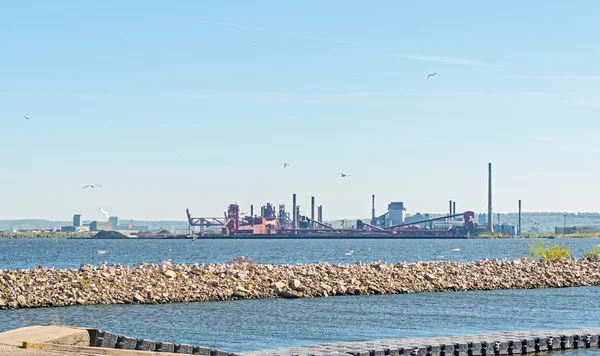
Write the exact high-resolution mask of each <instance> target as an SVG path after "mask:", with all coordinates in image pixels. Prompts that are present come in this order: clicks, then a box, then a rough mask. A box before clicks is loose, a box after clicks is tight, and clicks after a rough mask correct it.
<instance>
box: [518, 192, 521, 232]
mask: <svg viewBox="0 0 600 356" xmlns="http://www.w3.org/2000/svg"><path fill="white" fill-rule="evenodd" d="M518 231H519V236H521V199H519V229H518Z"/></svg>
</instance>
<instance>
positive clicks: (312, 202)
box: [310, 197, 315, 227]
mask: <svg viewBox="0 0 600 356" xmlns="http://www.w3.org/2000/svg"><path fill="white" fill-rule="evenodd" d="M310 218H311V220H315V197H311V198H310ZM310 226H312V227H315V223H314V222H312V221H311V222H310Z"/></svg>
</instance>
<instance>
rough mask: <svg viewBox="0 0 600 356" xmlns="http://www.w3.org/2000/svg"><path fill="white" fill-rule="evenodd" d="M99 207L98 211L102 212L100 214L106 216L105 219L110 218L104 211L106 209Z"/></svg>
mask: <svg viewBox="0 0 600 356" xmlns="http://www.w3.org/2000/svg"><path fill="white" fill-rule="evenodd" d="M98 209H100V211H101V212H102V215H104V216H106V218H107V219H109V218H110V216H109V215H108V213H107V212H106V210H104V209H102V208H98Z"/></svg>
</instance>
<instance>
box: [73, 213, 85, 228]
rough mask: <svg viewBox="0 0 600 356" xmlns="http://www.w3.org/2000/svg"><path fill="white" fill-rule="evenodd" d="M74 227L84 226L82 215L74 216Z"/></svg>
mask: <svg viewBox="0 0 600 356" xmlns="http://www.w3.org/2000/svg"><path fill="white" fill-rule="evenodd" d="M73 226H83V220H82V219H81V214H75V215H73Z"/></svg>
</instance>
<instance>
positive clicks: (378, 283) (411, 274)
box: [0, 259, 600, 309]
mask: <svg viewBox="0 0 600 356" xmlns="http://www.w3.org/2000/svg"><path fill="white" fill-rule="evenodd" d="M592 285H594V286H598V285H600V262H598V261H591V260H585V259H581V260H559V261H549V260H539V261H537V260H536V261H531V260H514V261H506V260H482V261H476V262H470V263H457V262H416V263H399V264H386V263H371V264H360V263H359V262H357V263H356V264H355V265H329V264H321V263H319V264H308V265H296V266H290V265H258V264H254V263H247V262H244V261H242V262H238V263H230V264H208V265H199V264H192V265H172V264H170V263H165V264H163V265H148V264H143V265H139V266H136V267H122V266H99V267H94V266H91V265H82V266H81V267H80V269H79V270H59V269H54V268H44V267H41V266H40V267H38V268H35V269H30V270H9V271H0V309H6V308H27V307H49V306H66V305H76V304H124V303H170V302H191V301H212V300H231V299H257V298H275V297H283V298H305V297H327V296H332V295H348V294H352V295H358V294H394V293H419V292H439V291H473V290H493V289H529V288H553V287H575V286H592Z"/></svg>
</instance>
